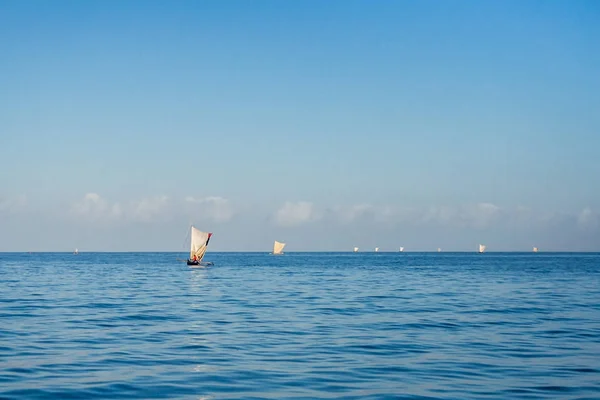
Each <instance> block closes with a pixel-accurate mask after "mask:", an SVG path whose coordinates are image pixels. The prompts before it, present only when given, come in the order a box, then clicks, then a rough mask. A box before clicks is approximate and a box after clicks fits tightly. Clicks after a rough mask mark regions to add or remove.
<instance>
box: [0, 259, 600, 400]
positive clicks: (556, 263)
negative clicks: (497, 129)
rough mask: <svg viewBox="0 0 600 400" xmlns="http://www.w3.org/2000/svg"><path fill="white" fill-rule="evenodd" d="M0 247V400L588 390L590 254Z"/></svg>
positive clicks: (566, 395) (594, 389)
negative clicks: (191, 257) (187, 260)
mask: <svg viewBox="0 0 600 400" xmlns="http://www.w3.org/2000/svg"><path fill="white" fill-rule="evenodd" d="M177 257H184V255H183V254H174V253H154V254H152V253H139V254H134V253H88V254H86V253H82V254H79V255H77V256H75V255H72V254H59V253H54V254H35V253H34V254H16V253H15V254H7V253H5V254H2V253H0V283H1V285H0V398H2V399H5V398H6V399H13V398H14V399H51V398H54V399H75V398H77V399H94V398H118V399H126V398H139V399H159V398H178V399H195V400H199V399H206V400H207V399H215V400H216V399H284V398H285V399H600V254H543V253H538V254H493V253H489V254H482V255H478V254H461V253H440V254H437V253H431V254H427V253H404V254H400V253H378V254H375V253H371V254H368V253H357V254H352V253H347V254H346V253H344V254H342V253H290V254H286V255H284V256H280V257H274V256H269V255H267V254H258V253H209V254H208V255H207V258H206V259H207V260H209V261H214V262H215V265H214V266H213V267H209V268H205V269H191V268H189V267H187V266H186V265H185V264H184V263H181V262H178V261H177V260H176V258H177Z"/></svg>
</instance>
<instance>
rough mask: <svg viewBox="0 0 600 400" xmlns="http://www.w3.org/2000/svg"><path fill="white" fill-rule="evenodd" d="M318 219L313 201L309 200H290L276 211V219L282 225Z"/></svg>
mask: <svg viewBox="0 0 600 400" xmlns="http://www.w3.org/2000/svg"><path fill="white" fill-rule="evenodd" d="M317 219H319V216H318V214H317V212H316V210H315V207H314V205H313V203H310V202H307V201H299V202H295V203H294V202H290V201H288V202H286V203H285V204H284V205H283V206H282V207H281V208H280V209H279V210H277V212H276V213H275V221H276V222H277V224H279V225H281V226H296V225H301V224H304V223H306V222H310V221H315V220H317Z"/></svg>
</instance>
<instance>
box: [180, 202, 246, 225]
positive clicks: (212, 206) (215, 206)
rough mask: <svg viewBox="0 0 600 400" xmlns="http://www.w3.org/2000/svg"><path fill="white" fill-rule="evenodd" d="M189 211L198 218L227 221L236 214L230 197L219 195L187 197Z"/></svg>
mask: <svg viewBox="0 0 600 400" xmlns="http://www.w3.org/2000/svg"><path fill="white" fill-rule="evenodd" d="M185 202H186V203H187V209H188V211H189V213H190V214H191V215H192V216H193V217H196V218H202V219H212V220H213V221H215V222H227V221H229V220H231V219H232V218H233V216H234V215H235V212H234V209H233V206H232V205H231V202H230V201H229V200H228V199H225V198H223V197H219V196H208V197H202V198H195V197H192V196H187V197H186V198H185Z"/></svg>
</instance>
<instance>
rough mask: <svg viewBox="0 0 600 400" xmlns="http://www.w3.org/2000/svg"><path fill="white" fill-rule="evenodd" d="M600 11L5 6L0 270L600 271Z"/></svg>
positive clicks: (576, 6) (579, 5) (576, 5)
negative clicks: (155, 255)
mask: <svg viewBox="0 0 600 400" xmlns="http://www.w3.org/2000/svg"><path fill="white" fill-rule="evenodd" d="M598 71H600V3H598V2H596V1H594V0H590V1H577V0H575V1H552V0H549V1H541V0H540V1H529V0H517V1H510V0H509V1H496V2H482V1H464V0H461V1H454V2H447V1H441V0H440V1H429V0H424V1H378V2H373V1H367V0H364V1H352V0H343V1H342V0H333V1H310V0H306V1H276V0H273V1H266V0H257V1H242V0H240V1H228V0H224V1H222V0H219V1H216V0H215V1H184V0H175V1H128V0H125V1H116V0H107V1H100V0H90V1H84V2H82V1H62V0H57V1H53V2H48V1H41V0H39V1H32V0H1V1H0V251H72V250H73V249H74V248H75V247H77V248H79V250H80V251H185V250H186V249H187V248H188V246H189V244H188V243H187V242H186V240H189V239H188V238H189V226H190V225H191V224H193V225H194V226H196V227H198V228H199V229H201V230H205V231H211V232H213V233H214V236H213V238H212V239H211V243H210V250H213V251H269V250H270V249H271V248H272V244H273V241H274V240H279V241H284V242H286V243H287V244H288V245H287V247H286V250H288V251H349V250H351V249H352V248H353V247H354V246H358V247H359V248H360V249H361V250H372V249H373V248H374V247H375V246H378V247H380V249H381V250H382V251H396V250H397V249H398V248H399V246H404V247H405V248H406V251H411V250H412V251H433V250H435V249H437V248H438V247H440V248H442V249H443V250H448V251H475V250H476V249H477V246H478V244H479V243H483V244H486V245H487V247H488V250H489V251H529V250H531V248H532V247H533V246H537V247H539V248H540V251H544V250H546V251H600V183H599V182H600V178H599V177H600V156H599V154H600V112H599V110H600V73H598Z"/></svg>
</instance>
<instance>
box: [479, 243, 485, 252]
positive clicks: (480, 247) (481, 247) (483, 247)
mask: <svg viewBox="0 0 600 400" xmlns="http://www.w3.org/2000/svg"><path fill="white" fill-rule="evenodd" d="M484 251H485V245H484V244H480V245H479V252H480V253H483V252H484Z"/></svg>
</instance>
